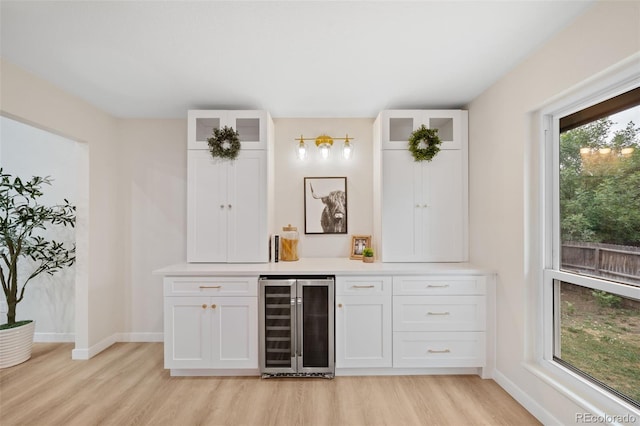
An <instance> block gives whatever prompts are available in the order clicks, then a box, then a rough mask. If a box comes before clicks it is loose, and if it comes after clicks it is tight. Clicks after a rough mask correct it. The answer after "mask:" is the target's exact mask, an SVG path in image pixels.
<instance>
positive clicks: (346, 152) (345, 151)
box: [342, 139, 353, 160]
mask: <svg viewBox="0 0 640 426" xmlns="http://www.w3.org/2000/svg"><path fill="white" fill-rule="evenodd" d="M352 152H353V148H352V147H351V144H350V143H349V139H347V140H346V141H344V146H343V147H342V156H343V157H344V159H345V160H348V159H350V158H351V154H352Z"/></svg>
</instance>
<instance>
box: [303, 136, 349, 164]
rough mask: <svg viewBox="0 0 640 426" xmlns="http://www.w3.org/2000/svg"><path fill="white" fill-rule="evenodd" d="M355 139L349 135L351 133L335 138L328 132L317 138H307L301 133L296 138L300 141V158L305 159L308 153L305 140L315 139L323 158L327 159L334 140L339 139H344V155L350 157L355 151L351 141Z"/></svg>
mask: <svg viewBox="0 0 640 426" xmlns="http://www.w3.org/2000/svg"><path fill="white" fill-rule="evenodd" d="M353 139H354V138H350V137H349V134H346V135H345V137H344V138H334V137H331V136H329V135H326V134H322V135H320V136H318V137H317V138H305V137H304V135H300V137H299V138H295V140H296V141H298V144H297V150H298V154H297V155H298V158H300V159H301V160H303V159H305V158H306V155H307V154H306V146H305V144H304V142H305V141H315V144H316V146H317V147H318V149H320V154H321V155H322V158H324V159H327V158H329V150H330V149H331V147H332V146H333V141H334V140H338V141H344V146H343V148H342V156H343V157H344V158H345V159H349V158H350V157H351V153H352V151H353V146H352V145H351V143H350V141H352V140H353Z"/></svg>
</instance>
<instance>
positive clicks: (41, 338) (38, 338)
mask: <svg viewBox="0 0 640 426" xmlns="http://www.w3.org/2000/svg"><path fill="white" fill-rule="evenodd" d="M75 341H76V335H75V333H35V334H34V335H33V342H34V343H73V342H75Z"/></svg>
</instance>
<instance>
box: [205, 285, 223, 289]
mask: <svg viewBox="0 0 640 426" xmlns="http://www.w3.org/2000/svg"><path fill="white" fill-rule="evenodd" d="M203 288H222V286H221V285H201V286H200V289H203Z"/></svg>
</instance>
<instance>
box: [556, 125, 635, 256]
mask: <svg viewBox="0 0 640 426" xmlns="http://www.w3.org/2000/svg"><path fill="white" fill-rule="evenodd" d="M613 124H614V123H613V122H612V121H611V120H610V119H609V118H602V119H600V120H596V121H594V122H591V123H588V124H586V125H584V126H580V127H578V128H576V129H573V130H569V131H567V132H564V133H562V134H561V135H560V218H561V230H562V236H561V238H562V240H563V241H597V242H604V243H612V244H627V245H640V137H639V136H640V128H638V127H636V125H635V124H634V123H633V122H629V123H628V124H627V126H626V127H625V128H624V129H622V130H618V131H616V132H614V133H613V134H611V127H612V126H613ZM581 149H586V151H587V152H583V153H581ZM608 149H610V151H607V150H608Z"/></svg>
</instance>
